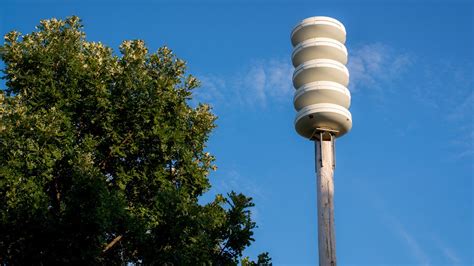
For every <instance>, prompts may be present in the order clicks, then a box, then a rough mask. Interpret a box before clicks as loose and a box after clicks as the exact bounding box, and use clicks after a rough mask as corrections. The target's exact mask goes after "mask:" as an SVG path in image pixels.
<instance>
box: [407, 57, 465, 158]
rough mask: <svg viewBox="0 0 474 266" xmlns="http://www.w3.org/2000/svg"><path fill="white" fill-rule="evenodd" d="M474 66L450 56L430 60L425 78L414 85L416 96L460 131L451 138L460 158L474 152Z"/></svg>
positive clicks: (425, 71) (451, 126) (441, 119)
mask: <svg viewBox="0 0 474 266" xmlns="http://www.w3.org/2000/svg"><path fill="white" fill-rule="evenodd" d="M432 65H434V66H432ZM472 68H473V66H472V63H471V64H470V65H457V64H454V63H453V62H452V61H449V60H440V61H439V62H437V63H436V64H431V65H428V64H426V66H425V67H424V72H423V74H422V76H421V77H420V81H421V82H418V85H417V86H415V87H414V88H413V92H414V94H413V95H414V97H415V100H416V101H418V102H419V103H420V104H421V106H423V107H424V108H427V109H428V110H430V111H432V112H433V113H435V114H436V115H438V117H439V119H440V122H441V123H443V124H446V125H449V127H450V128H452V129H453V130H455V131H456V133H457V136H458V137H457V138H455V139H452V140H450V144H451V145H452V148H453V150H455V156H454V157H455V158H456V159H461V158H465V157H470V156H472V155H474V116H473V113H474V77H473V76H472Z"/></svg>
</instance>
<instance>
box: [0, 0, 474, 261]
mask: <svg viewBox="0 0 474 266" xmlns="http://www.w3.org/2000/svg"><path fill="white" fill-rule="evenodd" d="M73 14H75V15H78V16H80V17H81V18H82V19H83V22H84V24H85V30H86V33H87V38H88V40H91V41H101V42H103V43H105V44H107V45H109V46H111V47H113V48H115V49H116V48H117V47H118V45H119V44H120V42H121V41H122V40H126V39H143V40H145V42H146V43H147V45H148V46H149V47H150V50H151V51H155V50H156V49H157V48H158V47H160V46H163V45H167V46H169V47H171V48H172V49H173V50H174V52H175V53H176V54H177V55H178V56H179V57H180V58H182V59H184V60H186V61H187V62H188V66H189V72H190V73H192V74H194V75H195V76H197V77H198V78H199V79H200V80H201V81H202V87H201V89H199V90H197V91H196V95H195V96H196V98H195V102H197V101H200V102H208V103H210V104H211V105H212V106H213V107H214V112H215V113H216V114H217V115H218V116H219V119H218V121H217V124H218V127H217V129H216V130H215V131H214V133H213V134H212V136H211V139H210V141H209V145H208V150H209V151H210V152H211V153H213V154H214V155H215V156H216V157H217V165H218V167H219V169H218V170H217V171H216V172H215V173H213V174H212V175H211V182H212V184H213V185H214V186H213V188H212V189H211V191H209V192H208V193H207V194H206V196H204V197H203V199H202V201H203V202H206V201H207V200H209V199H210V198H212V196H213V195H214V194H216V193H224V192H226V191H230V190H236V191H240V192H244V193H245V194H247V195H249V196H252V197H253V198H254V200H255V203H256V208H255V209H254V213H253V215H254V218H255V220H256V221H257V223H258V225H259V228H258V229H257V230H256V235H255V238H256V242H255V243H254V244H253V245H252V247H251V248H249V249H248V250H247V251H246V255H249V256H252V257H255V256H256V254H258V253H260V252H262V251H269V252H270V254H271V256H272V257H273V261H274V263H275V265H296V264H308V265H310V264H311V265H316V264H317V260H318V255H317V222H316V194H315V193H316V188H315V186H316V181H315V173H314V169H315V166H314V145H313V143H311V142H310V141H308V140H305V139H303V138H301V137H299V136H298V135H297V134H296V133H295V131H294V128H293V119H294V116H295V111H294V109H293V106H292V97H293V92H294V89H293V87H292V84H291V74H292V70H293V68H292V66H291V61H290V56H291V51H292V47H291V44H290V39H289V35H290V32H291V30H292V28H293V26H294V25H295V24H297V23H298V22H299V21H300V20H302V19H303V18H306V17H309V16H316V15H325V16H331V17H334V18H336V19H338V20H340V21H341V22H343V23H344V24H345V26H346V29H347V43H346V45H347V48H348V51H349V64H348V67H349V70H350V74H351V78H350V86H349V87H350V90H351V92H352V106H351V112H352V116H353V129H352V131H351V132H350V133H349V134H348V135H346V136H344V137H342V138H340V139H338V141H337V166H336V173H335V205H336V206H335V219H336V238H337V240H336V244H337V256H338V262H339V265H472V264H473V263H474V262H473V251H474V247H473V239H474V228H473V224H474V221H473V220H474V218H473V201H474V199H473V189H474V187H473V176H474V123H473V122H474V121H473V119H474V116H473V106H474V105H473V104H474V90H473V89H474V82H473V76H474V71H473V70H474V68H473V59H474V48H473V47H474V46H473V44H474V43H473V39H474V38H473V36H474V26H473V25H474V4H473V2H472V1H455V0H454V1H448V0H445V1H441V0H440V1H434V0H433V1H408V0H405V1H391V2H390V1H358V2H355V1H298V0H296V1H290V0H280V1H258V0H256V1H241V2H236V1H230V0H227V1H197V0H196V1H162V2H159V1H140V0H138V1H131V0H129V1H120V0H119V1H87V0H82V1H80V0H67V1H66V0H64V1H59V0H49V1H11V0H2V2H1V3H0V33H1V34H2V35H4V34H5V33H6V32H8V31H10V30H12V29H16V30H19V31H21V32H23V33H27V32H30V31H32V30H34V26H35V25H37V24H38V22H39V20H40V19H44V18H51V17H57V18H64V17H66V16H69V15H73ZM2 86H4V85H2Z"/></svg>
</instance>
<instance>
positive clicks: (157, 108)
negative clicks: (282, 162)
mask: <svg viewBox="0 0 474 266" xmlns="http://www.w3.org/2000/svg"><path fill="white" fill-rule="evenodd" d="M0 58H1V60H2V61H3V62H4V64H5V68H4V69H3V73H4V76H3V79H5V80H6V89H4V90H3V91H1V92H0V202H1V204H0V264H7V265H17V264H18V265H23V264H44V265H56V264H66V263H67V264H85V265H89V264H114V265H117V264H123V263H138V264H146V265H149V264H174V265H195V264H213V265H229V264H230V265H232V264H237V263H239V261H240V260H241V258H242V252H243V251H244V249H245V248H246V247H248V246H249V245H250V244H251V242H252V241H254V239H253V238H252V235H253V229H254V228H255V226H256V225H255V222H253V221H252V219H251V213H250V208H251V207H252V206H254V205H253V203H252V199H251V198H249V197H246V196H244V195H242V194H237V193H235V192H230V193H229V194H228V195H227V196H223V195H217V196H216V198H215V199H214V201H212V202H210V203H208V204H205V205H200V204H199V203H198V198H199V197H200V196H201V195H203V193H205V192H206V191H207V190H208V189H209V188H210V184H209V180H208V174H209V172H210V171H212V170H215V166H214V165H213V161H214V157H213V156H212V155H210V154H209V153H208V152H206V151H205V149H206V141H207V140H208V137H209V134H210V132H211V130H212V129H213V128H214V127H215V124H214V121H215V119H216V117H215V116H214V115H213V114H212V113H211V110H210V108H209V106H207V105H204V104H201V105H199V106H197V107H195V108H193V107H191V106H190V105H189V104H188V102H189V100H190V99H191V97H192V90H193V89H194V88H196V87H197V86H198V85H199V83H198V81H197V80H196V78H194V77H193V76H191V75H187V74H186V66H185V62H184V61H182V60H180V59H178V58H176V56H175V55H173V53H172V52H171V50H170V49H168V48H166V47H162V48H160V49H159V50H158V51H157V52H156V53H151V54H150V53H149V52H148V50H147V48H146V46H145V44H144V42H143V41H140V40H135V41H125V42H123V43H122V45H121V46H120V55H115V54H114V53H113V51H112V49H111V48H109V47H106V46H104V45H102V44H101V43H95V42H88V41H86V39H85V34H84V31H83V27H82V24H81V22H80V19H79V18H77V17H69V18H67V19H66V20H56V19H50V20H43V21H41V23H40V25H39V26H38V27H37V30H36V31H34V32H32V33H30V34H26V35H22V34H20V33H18V32H15V31H13V32H10V33H8V34H7V35H6V36H5V42H4V44H3V45H2V46H0ZM245 263H247V264H249V263H262V264H269V263H270V260H269V257H268V254H266V253H263V254H262V255H260V256H259V259H258V261H257V262H250V261H249V260H248V259H245Z"/></svg>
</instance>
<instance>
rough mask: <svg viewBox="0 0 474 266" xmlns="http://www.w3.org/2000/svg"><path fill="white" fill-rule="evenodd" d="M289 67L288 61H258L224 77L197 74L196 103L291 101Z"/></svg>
mask: <svg viewBox="0 0 474 266" xmlns="http://www.w3.org/2000/svg"><path fill="white" fill-rule="evenodd" d="M292 73H293V66H292V65H291V64H290V62H289V60H284V59H276V58H272V59H260V60H254V61H252V62H251V63H249V64H247V65H245V66H244V67H242V68H241V69H240V70H238V71H237V72H236V73H235V74H233V75H230V76H227V77H224V76H216V75H201V76H199V79H200V80H201V83H202V88H200V89H198V90H196V95H195V97H196V98H197V100H198V101H202V102H209V103H211V104H212V105H215V106H216V105H224V106H230V105H238V106H242V105H244V106H255V107H260V108H262V107H265V106H267V105H268V104H269V103H271V102H282V101H288V99H291V97H292V93H293V91H294V89H293V88H292V83H291V76H292Z"/></svg>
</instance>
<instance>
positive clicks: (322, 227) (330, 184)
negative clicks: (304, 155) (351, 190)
mask: <svg viewBox="0 0 474 266" xmlns="http://www.w3.org/2000/svg"><path fill="white" fill-rule="evenodd" d="M319 136H320V139H319V140H318V139H316V140H315V141H314V142H315V146H316V179H317V185H316V186H317V187H316V189H317V197H318V247H319V265H320V266H335V265H336V237H335V231H334V200H333V198H334V166H335V160H334V141H335V137H334V136H333V135H332V134H330V133H328V132H324V133H322V134H320V135H319Z"/></svg>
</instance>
